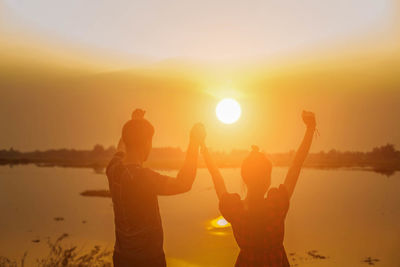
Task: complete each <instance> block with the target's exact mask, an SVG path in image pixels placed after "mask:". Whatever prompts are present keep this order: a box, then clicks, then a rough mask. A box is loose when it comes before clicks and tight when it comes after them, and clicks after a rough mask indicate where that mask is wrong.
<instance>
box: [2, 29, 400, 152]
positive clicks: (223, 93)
mask: <svg viewBox="0 0 400 267" xmlns="http://www.w3.org/2000/svg"><path fill="white" fill-rule="evenodd" d="M15 25H17V24H15ZM15 25H14V26H15ZM397 25H398V24H391V26H390V27H386V28H382V29H381V30H376V29H374V30H373V31H372V32H367V33H358V35H357V36H356V37H354V38H353V37H351V36H350V37H348V38H347V39H343V40H342V39H340V40H339V41H335V40H336V39H334V40H333V41H332V42H328V43H325V44H315V43H312V44H310V45H309V46H306V47H305V48H303V49H302V50H299V51H292V52H287V53H276V54H274V53H273V54H271V55H269V56H267V57H259V58H258V59H257V60H256V59H254V57H253V58H251V59H250V58H248V59H246V60H240V62H239V61H236V63H234V64H233V63H231V62H232V61H231V59H230V60H226V61H224V60H222V61H221V59H219V60H218V62H204V61H202V60H194V59H188V58H184V57H183V58H175V59H170V60H166V59H160V60H152V61H142V59H140V60H137V61H135V60H134V59H133V58H134V57H133V56H132V55H127V56H126V58H125V59H122V58H121V55H118V56H114V55H115V54H113V52H110V53H103V54H102V55H101V56H99V54H98V51H104V50H102V49H103V48H101V47H96V46H95V45H93V51H94V52H93V51H91V52H88V46H87V44H86V45H85V46H80V45H78V44H75V45H73V44H71V43H68V44H63V41H62V38H61V39H60V38H55V39H54V38H53V39H52V38H50V37H51V36H50V37H49V36H48V35H45V34H43V33H40V31H39V33H40V34H38V32H37V31H36V30H34V28H32V27H31V28H30V30H29V31H28V30H26V29H24V28H23V27H22V29H23V30H21V26H20V25H19V26H18V27H17V26H15V27H17V29H16V28H13V27H11V26H10V25H8V24H4V23H3V24H1V27H0V31H1V36H2V37H3V38H2V39H1V40H0V48H1V50H0V90H1V97H0V113H1V114H2V115H0V125H2V129H1V133H0V135H1V141H0V149H1V148H9V147H11V146H13V147H14V148H16V149H21V150H34V149H48V148H61V147H67V148H78V149H79V148H90V147H92V146H93V145H94V144H96V143H101V144H104V145H105V146H108V145H112V144H115V143H116V142H117V139H118V138H119V134H120V129H121V126H122V124H123V123H124V121H125V120H127V119H128V118H129V116H130V113H131V111H132V110H133V109H134V108H136V107H141V108H144V109H146V110H147V116H148V118H149V119H150V120H151V121H152V122H153V124H154V126H155V128H156V135H155V137H154V145H155V146H181V147H184V146H185V144H186V143H187V140H188V131H189V129H190V126H191V125H192V124H193V123H194V122H197V121H202V122H204V123H205V124H206V127H207V129H208V132H209V143H210V145H211V146H212V147H214V148H216V149H232V148H248V147H249V146H250V145H252V144H258V145H259V146H260V147H261V148H262V149H264V150H267V151H270V152H278V151H287V150H289V149H294V148H296V147H297V145H298V143H299V142H300V140H301V136H302V134H303V129H304V127H303V125H302V123H301V119H300V114H301V110H302V109H309V110H313V111H315V112H316V114H317V118H318V125H319V126H318V128H319V131H320V133H321V136H320V137H319V138H318V140H317V142H315V146H314V147H313V150H314V151H319V150H321V149H325V150H327V149H331V148H337V149H341V150H368V149H370V148H372V147H373V146H377V145H381V144H384V143H386V142H391V143H394V144H396V145H397V146H398V147H399V146H400V127H399V126H398V125H399V124H398V122H397V120H398V118H397V116H396V115H397V114H400V88H399V87H400V73H399V72H400V52H399V51H400V50H399V46H398V44H397V43H398V42H397V41H398V38H397V34H396V33H398V27H397ZM371 28H373V27H371ZM13 33H14V34H13ZM311 35H312V34H310V36H311ZM35 36H37V38H35ZM46 36H47V37H46ZM310 38H311V37H310ZM310 38H309V39H310ZM335 38H336V37H335ZM159 45H160V46H161V44H159ZM248 45H250V44H248ZM89 48H90V46H89ZM116 49H117V48H116ZM118 49H122V48H118ZM89 50H90V49H89ZM160 51H161V50H160ZM232 51H233V50H232ZM202 53H203V52H202ZM157 54H160V53H157ZM139 56H140V55H139ZM167 56H168V55H167ZM135 57H136V56H135ZM244 61H245V62H244ZM228 63H229V64H228ZM128 66H129V67H128ZM232 96H233V97H235V98H236V99H237V100H238V101H239V102H240V103H241V105H242V117H241V119H240V120H239V121H238V122H237V123H236V124H233V125H224V124H222V123H220V122H219V121H217V119H216V116H215V106H216V104H217V102H218V101H219V100H220V99H221V98H222V97H232Z"/></svg>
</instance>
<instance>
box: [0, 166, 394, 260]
mask: <svg viewBox="0 0 400 267" xmlns="http://www.w3.org/2000/svg"><path fill="white" fill-rule="evenodd" d="M286 171H287V169H285V168H275V169H274V170H273V173H272V177H273V179H272V183H273V185H277V184H279V183H281V182H282V180H283V177H284V176H285V173H286ZM163 173H165V174H169V175H175V174H176V171H166V172H163ZM222 174H223V176H224V177H225V180H226V183H227V186H228V189H229V190H231V191H236V192H239V193H243V192H244V189H243V185H242V182H241V180H240V171H239V169H224V170H222ZM107 186H108V185H107V179H106V176H105V175H104V174H98V173H95V172H94V171H93V170H91V169H77V168H43V167H36V166H33V165H26V166H17V167H13V168H10V167H8V166H2V167H0V256H7V257H9V258H15V259H19V258H21V256H22V255H23V253H24V252H25V251H28V257H27V261H28V263H30V264H33V262H34V260H35V259H36V258H38V257H40V256H42V255H44V254H46V253H47V251H48V249H47V245H46V238H48V237H50V238H52V239H55V238H57V237H59V236H60V235H61V234H63V233H68V234H69V235H70V237H69V238H67V239H66V240H65V241H64V243H65V245H72V244H73V245H78V246H79V247H83V249H86V248H87V249H89V248H90V247H91V246H93V245H101V246H104V247H108V248H109V249H112V247H113V243H114V224H113V212H112V206H111V199H109V198H99V197H83V196H80V194H79V193H81V192H82V191H84V190H96V189H107ZM159 202H160V210H161V216H162V220H163V226H164V236H165V245H164V247H165V252H166V255H167V262H168V265H169V266H233V264H234V262H235V259H236V256H237V254H238V248H237V245H236V243H235V241H234V238H233V235H232V232H231V229H230V228H225V229H217V228H214V227H213V226H212V224H211V223H210V222H211V221H212V220H213V219H215V218H217V217H218V216H219V215H220V214H219V212H218V204H217V198H216V195H215V192H214V190H213V188H212V182H211V179H210V176H209V175H208V173H207V171H206V170H205V169H200V170H199V171H198V176H197V178H196V181H195V183H194V185H193V188H192V190H191V191H190V192H188V193H186V194H182V195H178V196H168V197H160V198H159ZM55 217H62V218H63V220H59V221H57V220H55V219H54V218H55ZM32 240H40V242H38V243H34V242H32ZM284 245H285V247H286V251H287V253H288V254H289V253H294V254H292V256H290V257H289V258H290V262H291V264H292V265H296V264H298V266H367V265H368V264H367V263H366V262H363V260H364V259H365V258H367V257H371V258H372V259H378V260H379V261H373V262H372V263H374V264H375V265H376V266H400V174H399V172H397V173H396V174H394V175H393V176H391V177H389V178H388V177H385V176H383V175H380V174H377V173H374V172H368V171H362V170H342V169H340V170H317V169H304V170H303V172H302V174H301V176H300V179H299V182H298V185H297V188H296V191H295V193H294V195H293V198H292V200H291V206H290V209H289V213H288V216H287V219H286V234H285V242H284ZM313 250H316V252H314V255H315V254H318V255H322V256H325V257H327V258H326V259H318V258H315V257H312V256H310V255H309V254H308V252H310V251H313ZM311 254H313V253H311Z"/></svg>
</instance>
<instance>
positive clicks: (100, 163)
mask: <svg viewBox="0 0 400 267" xmlns="http://www.w3.org/2000/svg"><path fill="white" fill-rule="evenodd" d="M115 152H116V149H115V147H113V146H111V147H109V148H107V149H106V148H104V147H103V146H102V145H95V146H94V147H93V149H92V150H76V149H50V150H46V151H38V150H37V151H31V152H20V151H17V150H14V149H13V148H10V149H8V150H6V149H3V150H0V164H11V165H13V164H27V163H34V164H37V165H39V166H67V167H68V166H74V167H93V168H97V169H99V170H101V169H102V168H104V167H105V166H106V165H107V163H108V161H109V160H110V159H111V157H112V156H113V155H114V153H115ZM248 153H249V151H248V150H232V151H230V152H218V151H214V152H212V154H213V157H214V158H215V161H216V162H217V164H218V165H219V166H220V167H239V166H240V165H241V162H242V160H243V159H244V158H245V157H246V156H247V154H248ZM294 154H295V151H290V152H287V153H274V154H268V156H269V157H270V159H271V161H272V162H273V164H274V165H275V166H288V165H290V163H291V161H292V159H293V157H294ZM184 156H185V153H184V151H182V150H181V149H180V148H174V147H163V148H153V149H152V151H151V154H150V158H149V160H148V163H147V164H148V166H151V167H154V168H159V169H177V168H179V167H180V166H181V164H182V162H183V160H184ZM200 166H204V164H203V163H202V162H200ZM305 166H306V167H314V168H339V167H360V168H371V169H373V170H375V171H379V172H382V173H384V174H387V175H390V174H392V173H393V172H394V171H396V170H400V151H398V150H396V149H395V146H394V145H392V144H386V145H383V146H380V147H375V148H373V149H372V150H371V151H368V152H359V151H345V152H342V151H338V150H335V149H332V150H330V151H328V152H325V151H321V152H319V153H310V155H309V156H308V158H307V160H306V162H305Z"/></svg>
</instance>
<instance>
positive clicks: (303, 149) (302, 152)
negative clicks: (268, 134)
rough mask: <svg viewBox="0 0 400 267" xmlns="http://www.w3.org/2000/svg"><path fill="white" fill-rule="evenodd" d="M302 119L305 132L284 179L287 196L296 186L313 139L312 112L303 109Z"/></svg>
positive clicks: (313, 124) (313, 117) (290, 194)
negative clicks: (305, 128)
mask: <svg viewBox="0 0 400 267" xmlns="http://www.w3.org/2000/svg"><path fill="white" fill-rule="evenodd" d="M302 117H303V121H304V123H305V124H306V126H307V130H306V133H305V135H304V138H303V141H302V142H301V145H300V147H299V149H298V150H297V152H296V155H295V157H294V160H293V162H292V165H291V166H290V168H289V170H288V173H287V175H286V179H285V187H286V189H287V191H288V193H289V197H291V196H292V194H293V191H294V188H295V187H296V183H297V180H298V178H299V175H300V170H301V167H302V166H303V163H304V160H305V159H306V157H307V155H308V151H309V150H310V146H311V143H312V140H313V136H314V131H315V126H316V122H315V115H314V113H312V112H306V111H303V114H302Z"/></svg>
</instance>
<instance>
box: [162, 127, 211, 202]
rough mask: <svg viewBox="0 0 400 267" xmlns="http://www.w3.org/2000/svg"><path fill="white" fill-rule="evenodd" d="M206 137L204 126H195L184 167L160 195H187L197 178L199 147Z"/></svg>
mask: <svg viewBox="0 0 400 267" xmlns="http://www.w3.org/2000/svg"><path fill="white" fill-rule="evenodd" d="M205 135H206V133H205V129H204V126H203V125H202V124H200V123H198V124H195V125H194V126H193V128H192V130H191V133H190V142H189V146H188V149H187V151H186V158H185V162H184V164H183V167H182V168H181V169H180V171H179V173H178V175H177V177H176V178H168V179H167V181H166V182H165V185H164V186H163V187H162V188H161V192H159V194H160V195H175V194H180V193H185V192H187V191H189V190H190V189H191V188H192V185H193V182H194V179H195V177H196V171H197V159H198V156H199V147H200V143H203V142H204V138H205Z"/></svg>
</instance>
